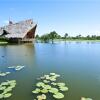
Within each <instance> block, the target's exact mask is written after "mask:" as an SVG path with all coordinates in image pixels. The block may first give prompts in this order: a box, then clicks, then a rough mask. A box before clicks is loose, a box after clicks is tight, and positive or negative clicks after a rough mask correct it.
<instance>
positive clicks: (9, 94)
mask: <svg viewBox="0 0 100 100" xmlns="http://www.w3.org/2000/svg"><path fill="white" fill-rule="evenodd" d="M11 95H12V94H11V93H7V94H4V95H3V97H4V98H8V97H10V96H11Z"/></svg>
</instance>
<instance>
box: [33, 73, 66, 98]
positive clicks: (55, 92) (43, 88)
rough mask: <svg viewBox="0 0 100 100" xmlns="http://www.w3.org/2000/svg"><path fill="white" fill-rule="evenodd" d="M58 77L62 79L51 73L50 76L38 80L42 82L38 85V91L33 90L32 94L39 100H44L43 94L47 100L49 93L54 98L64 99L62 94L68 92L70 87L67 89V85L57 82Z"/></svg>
mask: <svg viewBox="0 0 100 100" xmlns="http://www.w3.org/2000/svg"><path fill="white" fill-rule="evenodd" d="M58 77H60V75H58V74H56V73H50V74H49V75H44V76H41V77H40V78H38V80H40V82H37V83H36V89H35V90H33V91H32V93H33V94H37V99H38V100H44V99H43V98H42V96H43V94H45V95H44V96H45V99H46V98H47V96H46V94H48V93H49V94H51V95H52V96H53V98H55V99H62V98H64V95H63V93H62V92H64V91H68V87H66V84H65V83H62V82H57V78H58ZM37 87H38V88H37ZM38 94H39V95H38ZM40 94H41V95H40ZM37 99H34V100H37Z"/></svg>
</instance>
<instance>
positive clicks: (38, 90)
mask: <svg viewBox="0 0 100 100" xmlns="http://www.w3.org/2000/svg"><path fill="white" fill-rule="evenodd" d="M40 91H41V90H40V89H39V88H36V89H35V90H33V91H32V93H35V94H38V93H40Z"/></svg>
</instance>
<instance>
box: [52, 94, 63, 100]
mask: <svg viewBox="0 0 100 100" xmlns="http://www.w3.org/2000/svg"><path fill="white" fill-rule="evenodd" d="M53 97H54V98H56V99H62V98H64V95H63V94H62V93H59V92H58V93H56V94H54V95H53Z"/></svg>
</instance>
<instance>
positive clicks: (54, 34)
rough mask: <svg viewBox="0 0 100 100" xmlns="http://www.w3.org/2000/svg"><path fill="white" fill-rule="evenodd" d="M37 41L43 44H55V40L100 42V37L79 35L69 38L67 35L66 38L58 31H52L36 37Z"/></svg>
mask: <svg viewBox="0 0 100 100" xmlns="http://www.w3.org/2000/svg"><path fill="white" fill-rule="evenodd" d="M35 39H36V40H41V42H46V43H48V42H49V41H51V42H52V43H53V42H54V40H55V39H63V40H65V41H67V40H77V39H79V40H100V36H96V35H91V36H90V35H87V36H82V35H80V34H79V35H77V36H69V34H68V33H65V34H64V36H61V35H59V34H58V33H57V32H56V31H52V32H50V33H47V34H43V35H42V36H39V35H38V34H37V35H36V36H35Z"/></svg>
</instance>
